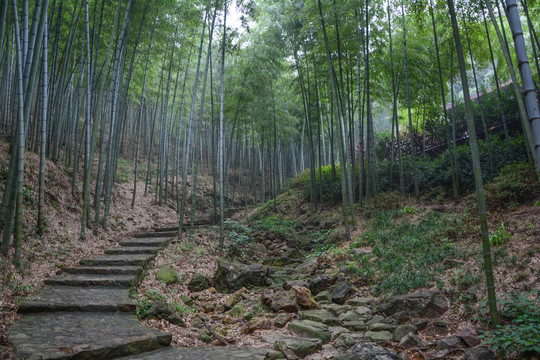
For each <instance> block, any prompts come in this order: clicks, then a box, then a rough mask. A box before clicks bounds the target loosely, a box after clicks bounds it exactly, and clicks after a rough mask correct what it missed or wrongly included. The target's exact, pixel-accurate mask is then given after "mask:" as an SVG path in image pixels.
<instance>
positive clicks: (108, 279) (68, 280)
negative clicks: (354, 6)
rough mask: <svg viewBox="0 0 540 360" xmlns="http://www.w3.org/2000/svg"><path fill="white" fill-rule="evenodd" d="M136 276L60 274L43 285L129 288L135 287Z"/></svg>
mask: <svg viewBox="0 0 540 360" xmlns="http://www.w3.org/2000/svg"><path fill="white" fill-rule="evenodd" d="M136 279H137V276H136V275H133V274H129V275H100V274H62V275H59V276H55V277H52V278H49V279H46V280H45V285H65V286H85V287H86V286H114V287H120V288H129V287H131V286H132V285H135V281H136Z"/></svg>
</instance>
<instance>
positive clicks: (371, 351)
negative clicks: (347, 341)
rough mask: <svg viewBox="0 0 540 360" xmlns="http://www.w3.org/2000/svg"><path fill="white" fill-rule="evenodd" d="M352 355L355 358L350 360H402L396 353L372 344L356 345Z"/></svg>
mask: <svg viewBox="0 0 540 360" xmlns="http://www.w3.org/2000/svg"><path fill="white" fill-rule="evenodd" d="M350 353H351V354H352V355H354V356H355V357H351V358H350V359H355V360H356V359H359V360H360V359H361V360H402V359H401V357H399V356H398V354H396V352H395V351H393V350H390V349H387V348H385V347H382V346H379V345H377V344H374V343H370V342H365V343H361V344H356V345H354V346H353V347H352V348H351V349H350Z"/></svg>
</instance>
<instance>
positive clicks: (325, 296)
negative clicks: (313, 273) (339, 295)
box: [313, 290, 332, 303]
mask: <svg viewBox="0 0 540 360" xmlns="http://www.w3.org/2000/svg"><path fill="white" fill-rule="evenodd" d="M313 300H315V301H316V302H318V303H320V302H323V301H328V302H330V301H332V295H331V294H330V293H329V292H328V291H326V290H325V291H321V292H320V293H318V294H317V295H315V296H314V297H313Z"/></svg>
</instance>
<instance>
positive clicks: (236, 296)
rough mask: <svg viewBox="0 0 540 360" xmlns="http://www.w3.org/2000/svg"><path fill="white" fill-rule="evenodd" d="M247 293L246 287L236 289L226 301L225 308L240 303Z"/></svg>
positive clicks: (230, 307)
mask: <svg viewBox="0 0 540 360" xmlns="http://www.w3.org/2000/svg"><path fill="white" fill-rule="evenodd" d="M246 293H247V289H246V288H241V289H240V290H237V291H235V292H234V293H233V294H232V295H231V296H229V297H228V298H227V300H226V301H225V308H226V309H232V307H233V306H234V305H236V304H238V303H239V302H240V301H242V300H243V299H244V295H245V294H246Z"/></svg>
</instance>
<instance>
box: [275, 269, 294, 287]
mask: <svg viewBox="0 0 540 360" xmlns="http://www.w3.org/2000/svg"><path fill="white" fill-rule="evenodd" d="M291 279H292V278H291V275H290V274H289V273H287V272H286V271H283V270H279V271H275V272H273V273H271V274H270V282H272V284H276V285H279V284H282V283H284V282H285V281H289V280H291Z"/></svg>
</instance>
